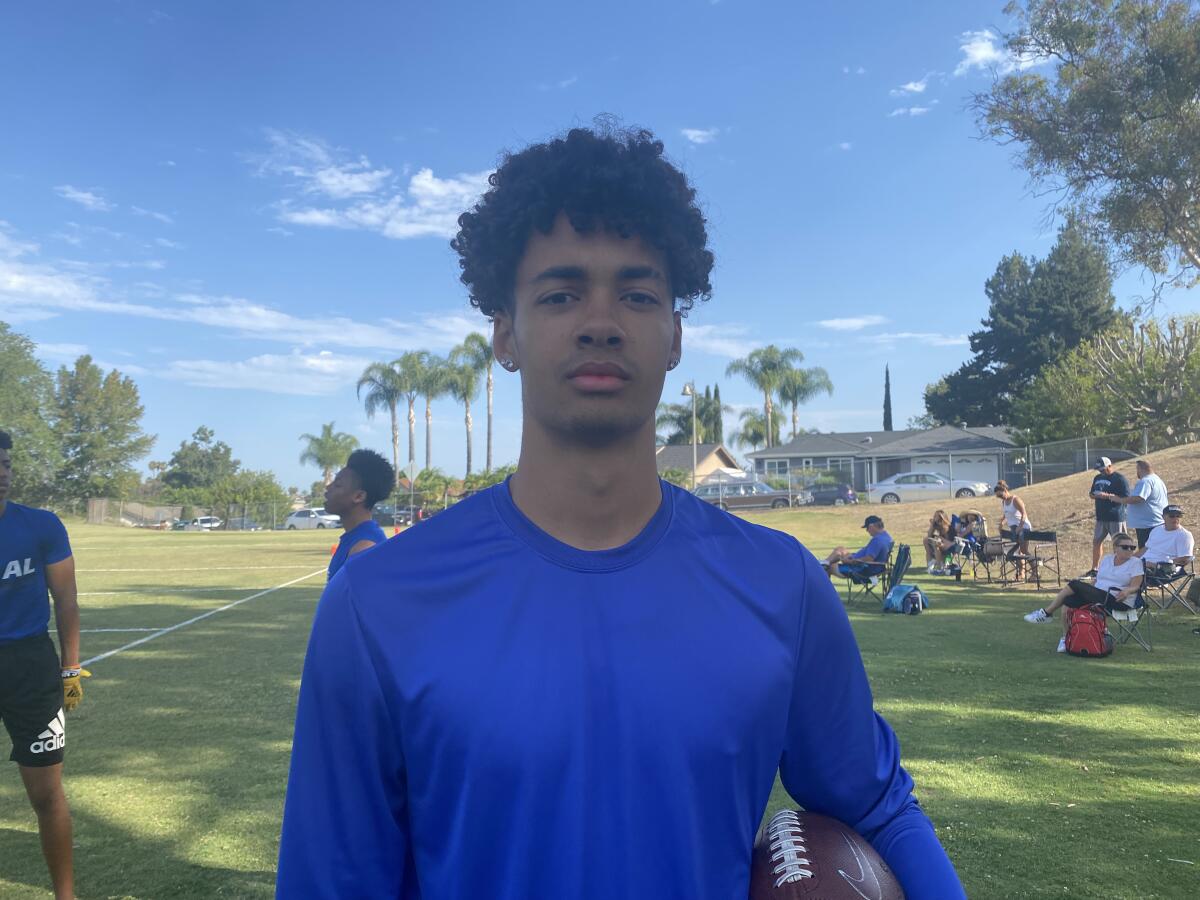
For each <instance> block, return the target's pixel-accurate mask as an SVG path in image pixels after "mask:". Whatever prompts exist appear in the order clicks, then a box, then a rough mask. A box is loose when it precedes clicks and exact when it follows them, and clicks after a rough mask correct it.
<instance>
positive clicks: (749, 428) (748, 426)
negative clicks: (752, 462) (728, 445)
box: [729, 409, 779, 450]
mask: <svg viewBox="0 0 1200 900" xmlns="http://www.w3.org/2000/svg"><path fill="white" fill-rule="evenodd" d="M738 422H739V424H740V425H741V427H740V428H739V429H738V430H737V431H735V432H734V433H733V434H731V435H730V436H729V440H730V441H731V442H732V443H733V444H735V445H736V446H738V447H749V448H750V449H751V450H757V449H758V448H759V447H772V446H775V444H778V443H779V420H778V419H773V420H772V422H771V425H770V426H768V425H767V417H766V415H765V414H763V413H760V412H759V411H758V410H756V409H743V410H742V412H741V414H740V415H739V416H738ZM769 428H774V429H775V434H774V435H771V433H770V431H769ZM772 437H773V438H774V442H773V443H772V441H771V438H772Z"/></svg>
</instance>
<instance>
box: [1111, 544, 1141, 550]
mask: <svg viewBox="0 0 1200 900" xmlns="http://www.w3.org/2000/svg"><path fill="white" fill-rule="evenodd" d="M1113 546H1114V547H1116V548H1117V549H1118V550H1136V549H1137V544H1113Z"/></svg>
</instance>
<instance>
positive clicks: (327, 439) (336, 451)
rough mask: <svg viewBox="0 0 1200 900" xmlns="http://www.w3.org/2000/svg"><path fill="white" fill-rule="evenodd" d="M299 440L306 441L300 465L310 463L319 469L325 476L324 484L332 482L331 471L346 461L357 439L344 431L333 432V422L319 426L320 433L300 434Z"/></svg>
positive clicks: (356, 444)
mask: <svg viewBox="0 0 1200 900" xmlns="http://www.w3.org/2000/svg"><path fill="white" fill-rule="evenodd" d="M300 440H302V441H307V442H308V443H307V445H306V446H305V447H304V452H303V453H301V454H300V462H301V463H312V464H313V465H315V466H317V467H318V468H320V469H321V470H322V471H323V472H324V475H325V484H326V485H328V484H329V482H331V481H333V470H334V469H336V468H337V467H338V466H340V465H342V464H343V463H344V462H345V461H346V457H347V456H349V455H350V451H352V450H353V449H354V448H355V447H357V446H358V438H356V437H355V436H354V435H352V434H346V432H344V431H334V430H333V422H327V423H326V424H324V425H322V426H321V433H320V434H319V435H316V434H302V435H300Z"/></svg>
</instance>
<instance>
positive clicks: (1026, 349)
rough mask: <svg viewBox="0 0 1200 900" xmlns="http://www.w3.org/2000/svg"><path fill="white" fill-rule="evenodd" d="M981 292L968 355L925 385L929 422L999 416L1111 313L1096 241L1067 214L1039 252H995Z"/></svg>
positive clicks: (1106, 323) (986, 420)
mask: <svg viewBox="0 0 1200 900" xmlns="http://www.w3.org/2000/svg"><path fill="white" fill-rule="evenodd" d="M984 293H986V294H987V297H988V315H987V318H985V319H984V320H983V321H982V323H981V324H982V325H983V328H982V329H980V330H979V331H976V332H974V333H972V334H971V336H970V341H971V350H972V351H973V354H974V355H973V356H972V358H971V359H970V360H968V361H967V362H966V363H964V364H963V365H962V366H961V367H960V368H959V369H958V370H957V371H955V372H952V373H951V374H950V375H947V376H946V377H945V378H944V379H943V382H944V383H935V384H933V385H930V386H929V387H928V388H926V390H925V408H926V411H927V412H928V413H929V414H930V416H932V417H933V419H934V420H936V421H937V422H940V423H959V422H963V423H965V424H967V425H997V424H1004V423H1007V422H1008V421H1009V420H1010V415H1011V408H1012V400H1013V396H1014V394H1015V393H1016V392H1018V391H1019V390H1021V388H1022V387H1023V386H1024V385H1026V384H1028V383H1029V382H1031V381H1032V380H1033V379H1034V378H1036V377H1037V374H1038V372H1040V371H1041V370H1042V369H1043V368H1044V367H1045V366H1047V365H1050V364H1052V363H1054V362H1055V361H1057V360H1058V359H1059V358H1061V357H1062V355H1063V354H1065V353H1066V352H1068V351H1069V350H1071V349H1073V348H1075V347H1077V346H1079V344H1080V343H1082V342H1083V341H1085V340H1088V339H1089V338H1091V337H1093V336H1094V335H1096V334H1100V333H1101V332H1103V331H1105V330H1107V329H1108V328H1110V327H1111V326H1112V325H1113V324H1114V323H1115V322H1116V321H1117V319H1118V317H1119V313H1118V312H1117V310H1116V307H1115V305H1114V298H1113V293H1112V273H1111V270H1110V268H1109V264H1108V260H1107V257H1106V256H1105V253H1104V249H1103V247H1102V246H1101V245H1100V244H1099V243H1097V242H1096V240H1095V239H1094V238H1093V237H1092V236H1091V235H1090V233H1089V232H1088V230H1087V229H1086V228H1085V227H1084V225H1083V223H1082V222H1081V221H1080V220H1079V219H1078V218H1076V217H1074V216H1071V217H1068V219H1067V221H1066V222H1065V223H1064V224H1063V226H1062V228H1061V229H1060V231H1059V233H1058V239H1057V240H1056V242H1055V244H1054V247H1053V248H1052V249H1051V250H1050V253H1049V254H1048V255H1047V256H1046V258H1045V259H1042V260H1033V261H1032V263H1031V262H1030V261H1029V260H1027V259H1025V258H1024V257H1023V256H1021V254H1019V253H1014V254H1012V255H1011V256H1006V257H1004V258H1003V259H1001V260H1000V264H999V265H998V266H997V267H996V271H995V273H993V275H992V276H991V277H990V278H989V279H988V280H987V282H986V283H985V285H984Z"/></svg>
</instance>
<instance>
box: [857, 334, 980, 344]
mask: <svg viewBox="0 0 1200 900" xmlns="http://www.w3.org/2000/svg"><path fill="white" fill-rule="evenodd" d="M862 340H863V341H866V342H868V343H872V344H899V343H916V344H925V345H926V346H929V347H962V346H967V345H969V344H970V343H971V341H970V340H969V339H968V338H967V336H966V335H965V334H939V333H936V332H932V331H896V332H892V333H891V334H870V335H864V336H863V337H862Z"/></svg>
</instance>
